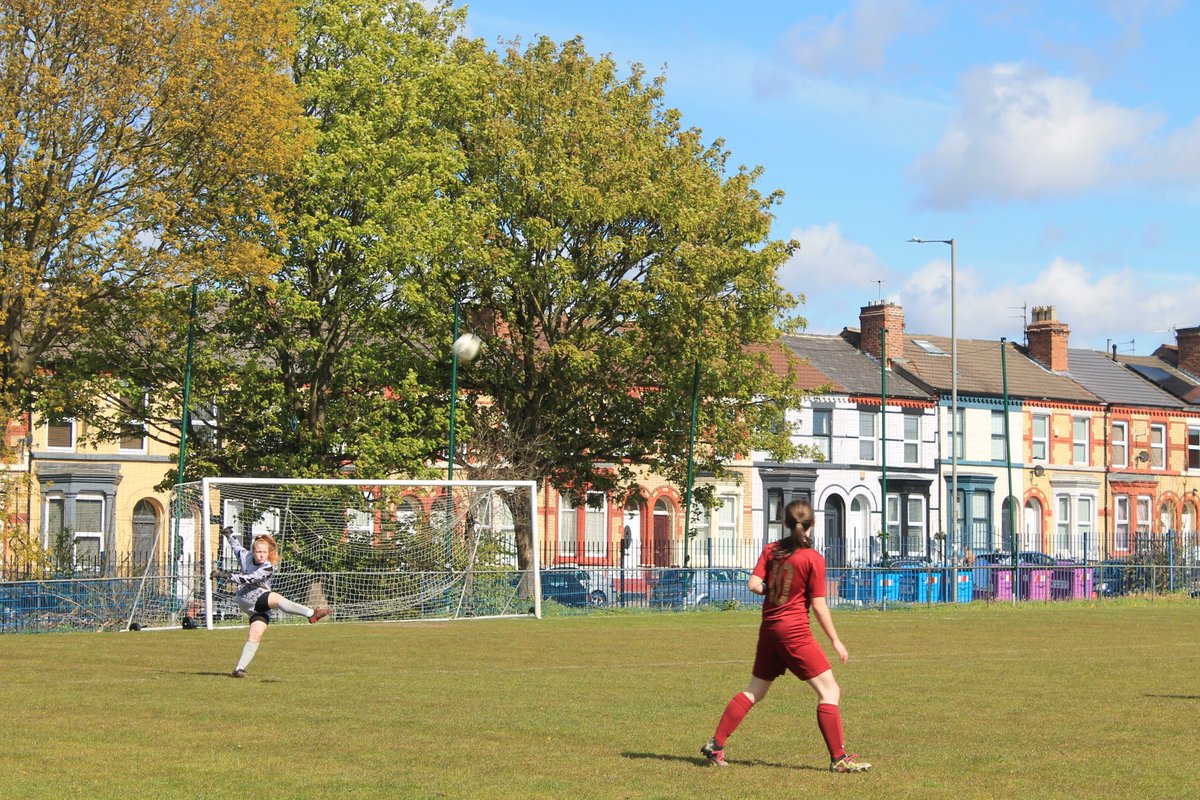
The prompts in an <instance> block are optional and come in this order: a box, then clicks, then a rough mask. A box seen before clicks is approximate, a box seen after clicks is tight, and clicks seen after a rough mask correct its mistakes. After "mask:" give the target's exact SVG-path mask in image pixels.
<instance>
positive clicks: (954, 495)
mask: <svg viewBox="0 0 1200 800" xmlns="http://www.w3.org/2000/svg"><path fill="white" fill-rule="evenodd" d="M908 241H910V242H913V243H914V244H929V243H936V244H948V245H950V530H951V531H952V532H953V533H954V534H957V533H958V330H957V329H956V327H955V324H956V321H957V314H956V309H955V307H954V306H955V298H956V296H957V294H958V293H957V292H956V291H955V285H954V280H955V268H954V250H955V246H954V240H953V239H918V238H917V237H915V236H914V237H912V238H911V239H909V240H908ZM1005 412H1006V413H1007V409H1005Z"/></svg>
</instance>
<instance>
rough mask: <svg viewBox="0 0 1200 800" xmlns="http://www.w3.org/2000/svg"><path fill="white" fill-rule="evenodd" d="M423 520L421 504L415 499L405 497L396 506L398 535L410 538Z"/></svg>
mask: <svg viewBox="0 0 1200 800" xmlns="http://www.w3.org/2000/svg"><path fill="white" fill-rule="evenodd" d="M420 519H421V503H420V501H419V500H417V499H416V498H415V497H405V498H403V499H401V500H400V502H399V503H397V504H396V535H398V536H409V535H412V534H414V533H416V531H417V521H418V520H420Z"/></svg>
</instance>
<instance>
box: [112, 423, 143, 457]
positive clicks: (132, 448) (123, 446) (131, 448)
mask: <svg viewBox="0 0 1200 800" xmlns="http://www.w3.org/2000/svg"><path fill="white" fill-rule="evenodd" d="M118 447H119V448H120V450H121V451H122V452H125V453H130V452H133V453H144V452H146V426H145V425H143V424H142V423H140V422H126V423H125V424H124V425H122V426H121V440H120V444H119V445H118Z"/></svg>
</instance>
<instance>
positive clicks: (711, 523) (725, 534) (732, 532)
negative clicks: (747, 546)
mask: <svg viewBox="0 0 1200 800" xmlns="http://www.w3.org/2000/svg"><path fill="white" fill-rule="evenodd" d="M718 500H720V502H721V504H720V505H719V506H717V507H716V508H714V509H712V511H711V512H710V513H709V515H708V535H709V541H710V546H711V548H712V549H711V553H712V556H713V558H715V559H724V560H725V561H726V562H729V563H732V562H731V561H730V559H732V558H733V557H734V555H735V553H734V546H735V544H736V542H737V506H738V503H737V497H736V496H734V495H732V494H723V495H721V496H720V497H719V498H718Z"/></svg>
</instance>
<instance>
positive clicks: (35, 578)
mask: <svg viewBox="0 0 1200 800" xmlns="http://www.w3.org/2000/svg"><path fill="white" fill-rule="evenodd" d="M1175 555H1176V551H1174V550H1173V549H1172V548H1170V547H1164V548H1147V549H1146V550H1145V551H1144V552H1143V553H1141V554H1137V555H1134V556H1125V557H1121V558H1114V559H1104V560H1100V561H1095V562H1090V563H1075V562H1061V563H1052V564H1044V565H1031V564H1021V563H1019V564H1016V565H1015V566H1014V565H1012V564H1011V563H1006V564H991V565H981V564H976V565H963V564H959V565H940V564H933V563H928V564H905V565H903V566H892V567H879V566H847V567H831V568H828V569H827V570H826V582H827V583H826V596H827V598H828V602H829V604H830V606H831V607H833V608H839V609H845V608H888V607H895V606H912V605H924V604H945V603H978V602H984V603H1030V602H1041V603H1052V602H1064V601H1092V602H1095V601H1101V602H1103V601H1105V600H1108V599H1111V598H1118V597H1124V596H1142V597H1157V596H1167V595H1171V596H1176V597H1180V596H1182V597H1188V596H1190V597H1193V598H1198V597H1200V565H1198V564H1196V563H1195V562H1194V560H1183V561H1182V562H1181V561H1177V560H1174V559H1175ZM618 561H619V559H618ZM136 563H137V559H135V558H131V559H130V561H129V564H128V565H121V564H120V562H118V563H117V564H113V563H109V564H108V565H106V566H109V567H114V566H121V567H122V570H121V571H122V572H126V573H132V572H133V570H134V568H135V565H136ZM692 563H693V564H694V563H695V562H694V561H693V562H692ZM85 567H86V565H85ZM198 569H199V564H198V563H191V562H188V563H183V562H179V563H178V564H177V566H176V569H175V570H173V571H172V570H169V569H168V570H166V571H165V572H164V571H154V570H152V571H151V573H150V574H148V575H146V576H143V575H136V574H124V575H121V576H118V577H89V576H88V574H87V569H86V568H85V569H84V570H80V569H79V565H77V564H72V570H74V572H73V574H67V575H63V574H61V573H63V572H66V569H65V568H63V569H59V570H55V569H54V568H53V567H52V566H48V565H45V564H43V565H40V567H39V569H38V570H35V569H34V567H33V566H32V565H26V567H25V568H23V569H18V570H13V571H11V572H9V573H7V574H6V578H7V580H5V581H2V582H0V632H19V631H27V632H32V631H64V630H123V629H124V628H125V627H126V625H127V623H128V621H129V620H130V619H131V618H133V619H134V621H136V622H140V623H142V624H147V623H150V624H162V623H166V624H173V625H178V624H181V623H182V621H183V620H184V618H185V617H191V618H192V619H196V618H197V617H198V616H199V615H201V614H202V609H201V608H200V605H199V594H198V592H197V588H196V587H199V586H202V582H203V578H202V577H200V576H199V575H198V572H197V570H198ZM114 571H115V570H114ZM33 573H36V574H33ZM514 574H515V573H514ZM749 576H750V567H749V566H728V567H721V566H713V567H709V566H689V567H681V566H674V567H672V566H666V567H657V566H643V565H637V566H625V567H624V568H622V567H621V566H620V565H619V564H618V565H617V566H608V565H594V564H580V565H562V566H557V567H547V568H546V569H544V570H543V574H542V578H543V580H542V595H543V599H544V601H545V602H544V607H545V608H549V609H551V611H552V613H592V612H595V611H597V610H609V609H620V608H629V609H646V610H654V611H684V610H694V609H704V608H741V607H746V608H752V607H755V606H759V605H761V603H762V598H761V597H759V596H757V595H753V594H751V593H750V591H749V589H748V588H747V585H746V584H747V581H748V579H749ZM306 577H308V578H310V579H311V578H313V576H311V575H310V576H306ZM317 577H319V578H321V580H322V583H323V584H324V586H326V587H327V588H328V592H329V600H330V602H331V603H332V604H334V605H335V608H336V604H337V603H338V602H339V601H340V600H346V599H347V598H349V597H350V594H348V592H349V589H345V590H343V588H342V586H343V584H345V585H346V586H351V585H356V586H361V585H362V582H361V580H359V577H360V576H356V575H355V574H352V573H328V574H325V573H322V574H321V575H320V576H317ZM501 583H503V584H504V585H509V584H510V583H513V582H512V581H501ZM226 599H228V598H226ZM135 604H136V609H135ZM443 605H444V604H443ZM135 610H136V612H137V613H136V614H134V613H133V612H134V611H135ZM214 611H215V613H216V614H217V618H218V619H224V620H226V621H228V622H238V623H244V621H245V618H244V616H243V615H242V614H241V612H240V610H239V609H237V608H236V605H235V604H233V603H232V602H227V603H225V604H224V605H221V603H220V601H219V600H218V603H217V606H216V607H215V608H214ZM484 611H485V610H481V611H480V613H483V612H484ZM486 611H489V613H495V611H496V609H490V610H486ZM444 613H445V610H444V609H440V608H430V609H426V608H421V609H420V614H415V616H426V615H428V614H434V615H435V616H436V615H437V614H444ZM357 616H358V618H366V617H365V616H363V615H357ZM402 616H403V615H401V617H402ZM401 617H395V618H401Z"/></svg>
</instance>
